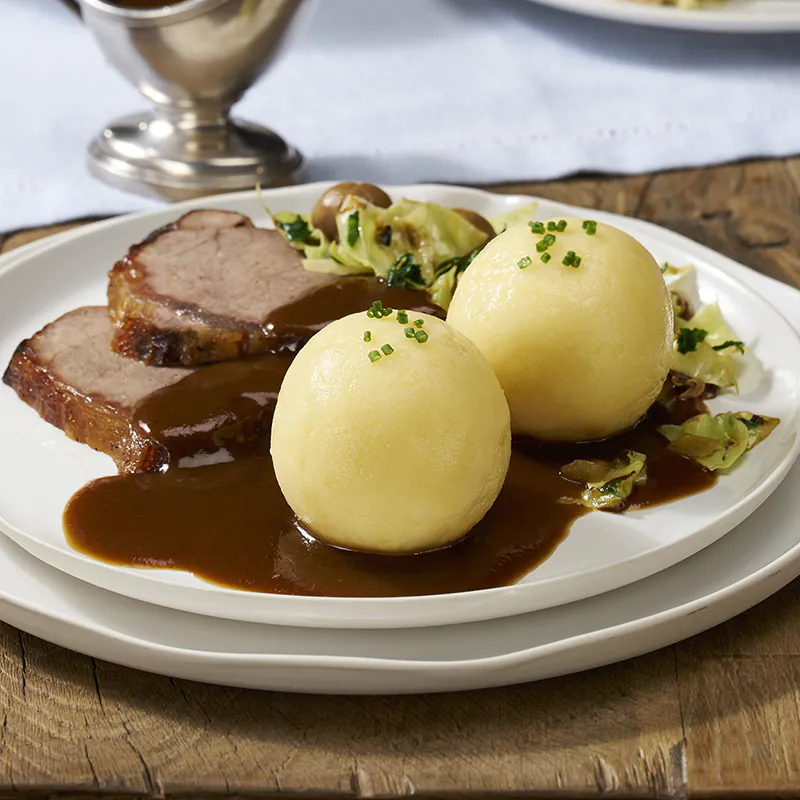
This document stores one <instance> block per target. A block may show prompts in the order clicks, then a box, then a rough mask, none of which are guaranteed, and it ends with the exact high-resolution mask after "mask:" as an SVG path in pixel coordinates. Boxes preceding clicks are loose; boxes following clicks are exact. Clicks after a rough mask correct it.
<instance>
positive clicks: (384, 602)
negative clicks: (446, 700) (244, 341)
mask: <svg viewBox="0 0 800 800" xmlns="http://www.w3.org/2000/svg"><path fill="white" fill-rule="evenodd" d="M333 183H334V181H319V182H314V183H309V184H299V185H296V186H292V187H282V188H280V189H279V190H277V191H279V192H280V193H281V194H282V195H283V196H284V198H285V197H286V196H287V195H288V196H289V197H290V198H291V197H292V196H295V195H301V196H303V197H306V196H307V195H308V194H310V193H311V192H314V191H320V190H322V189H323V188H324V187H326V186H330V185H332V184H333ZM386 188H387V189H388V190H390V191H395V192H398V193H402V192H407V191H410V190H411V191H413V190H418V191H419V190H421V191H423V192H430V191H433V192H453V191H455V192H457V193H458V194H459V195H461V196H464V195H465V194H470V195H472V196H473V197H475V198H481V199H484V200H485V201H488V202H494V203H497V202H498V200H499V201H501V202H502V203H503V204H504V205H507V206H509V207H514V206H516V205H520V204H524V203H527V202H531V201H532V200H533V201H536V202H540V203H541V202H543V201H544V202H547V203H551V204H555V205H556V206H557V207H559V208H560V209H564V211H563V213H567V212H569V213H574V214H577V215H579V216H581V215H583V216H586V215H587V214H591V215H598V216H599V217H602V218H607V219H609V220H615V219H616V220H620V221H623V222H624V225H625V226H627V227H628V228H631V227H632V226H633V227H639V228H641V229H642V232H643V233H645V235H650V236H652V237H654V238H658V239H661V240H662V241H665V242H666V243H667V244H671V245H672V246H675V247H678V248H680V249H682V250H683V251H684V252H688V253H690V252H691V251H692V250H695V251H696V252H697V258H700V259H703V260H706V261H708V260H711V261H712V263H710V264H708V265H707V268H708V269H709V270H710V271H711V272H713V273H714V274H715V275H716V276H717V277H718V278H722V279H723V280H724V281H725V282H728V283H730V284H732V285H734V286H736V287H738V288H739V289H741V288H742V287H744V288H745V289H746V290H747V291H748V292H751V293H755V294H756V295H757V296H758V298H759V299H760V300H761V302H762V303H764V305H765V306H766V307H768V308H769V309H770V311H771V313H774V314H775V315H777V316H779V317H780V319H781V320H782V322H783V324H784V325H785V326H786V328H787V329H789V330H791V331H793V332H794V333H795V339H796V341H797V342H798V343H800V336H799V335H797V333H796V332H795V331H794V328H793V326H792V325H791V324H790V323H789V321H788V320H787V319H786V317H785V315H783V314H782V313H781V312H780V311H779V310H778V309H777V308H775V307H774V306H773V304H772V303H771V302H770V301H769V300H768V299H767V298H765V297H764V296H763V295H762V294H761V293H760V292H758V291H756V290H752V289H751V288H750V287H749V286H748V285H747V284H746V283H742V282H741V281H740V280H739V279H738V278H736V277H734V276H732V275H731V274H730V271H729V268H730V266H731V265H732V266H734V267H735V268H739V269H746V268H745V267H743V266H742V265H740V264H738V263H737V262H735V261H733V260H732V259H729V258H727V257H726V256H724V255H722V254H721V253H717V252H716V251H714V250H712V249H711V248H708V247H706V246H705V245H701V244H699V243H697V242H694V241H693V240H691V239H688V238H687V237H685V236H683V235H681V234H678V233H675V232H674V231H670V230H669V229H666V228H663V227H661V226H659V225H656V224H654V223H649V222H646V221H644V220H639V219H636V218H633V217H627V216H624V215H620V214H615V213H613V212H605V211H601V210H598V209H587V208H582V207H579V206H571V205H569V204H565V203H562V202H560V201H555V200H550V199H549V198H542V197H537V196H533V195H524V194H517V193H514V194H506V193H496V192H488V191H485V190H483V189H476V188H473V187H462V186H456V185H449V184H437V183H425V184H410V185H388V184H387V185H386ZM267 197H269V193H267ZM254 199H256V200H257V197H256V196H255V193H254V192H253V190H245V191H242V192H235V193H227V194H221V195H214V196H211V197H204V198H195V199H192V200H189V201H184V202H182V203H176V204H173V205H169V206H162V207H159V208H155V209H147V210H144V211H140V212H137V213H135V214H125V215H119V216H116V217H112V218H109V219H106V220H100V221H98V222H94V223H90V224H88V225H86V226H82V227H80V228H76V229H73V230H70V231H65V232H63V233H61V234H58V235H57V236H56V237H48V239H45V240H41V241H38V242H32V243H30V244H29V245H27V246H25V247H23V248H19V251H11V252H10V253H8V254H6V255H4V256H3V257H0V280H1V279H2V278H3V276H4V275H5V274H6V273H7V272H9V271H10V270H13V269H14V268H15V266H19V264H20V262H23V263H24V261H25V260H27V258H28V257H31V256H33V255H39V254H46V253H47V252H48V251H50V250H52V249H55V248H57V247H59V246H60V245H61V244H63V243H64V242H66V241H68V240H73V239H81V238H86V239H89V240H91V237H92V236H93V235H95V234H96V233H97V232H100V231H103V230H105V229H106V228H113V227H119V226H121V225H125V224H127V223H129V222H131V221H139V220H142V221H144V220H147V219H148V218H152V217H158V216H160V215H163V214H165V213H170V214H172V213H181V212H182V211H183V210H185V209H190V208H196V207H203V206H207V205H209V204H213V203H214V202H216V201H223V200H224V201H225V203H226V204H236V203H239V202H246V203H248V204H252V202H253V200H254ZM285 202H288V201H285ZM559 213H561V212H559ZM62 237H63V238H62ZM55 239H58V241H54V240H55ZM670 240H672V241H670ZM29 248H31V249H29ZM20 251H25V252H24V253H23V252H20ZM718 263H721V264H722V266H718ZM734 272H735V270H734ZM798 455H800V436H798V437H796V439H795V442H794V445H793V446H792V447H791V448H790V450H789V452H788V454H786V455H784V457H783V458H782V460H781V462H780V466H779V468H778V469H776V470H773V471H772V472H771V473H769V474H767V476H766V477H765V478H762V480H761V482H760V483H759V485H758V486H756V487H755V488H754V489H751V490H750V491H748V492H747V493H746V494H745V496H744V497H742V498H740V499H739V500H738V501H737V503H736V504H735V505H733V506H731V507H729V508H728V509H726V510H725V511H724V512H723V513H722V515H720V516H718V517H716V518H715V520H714V521H713V522H711V523H709V524H708V525H707V526H706V527H711V526H712V525H713V526H717V525H719V522H720V520H723V519H724V520H730V519H732V518H733V519H734V520H735V521H734V522H733V524H728V523H727V522H726V523H725V525H724V527H725V533H723V534H718V535H716V536H714V538H713V539H712V541H711V542H708V541H706V543H705V544H704V545H702V546H701V547H699V548H690V552H685V551H684V552H683V555H681V556H680V557H679V558H677V559H676V560H673V561H671V562H670V565H669V566H673V565H674V564H676V563H678V562H679V561H681V560H683V559H685V558H687V557H690V556H691V555H693V554H695V553H696V552H699V550H701V549H704V548H705V547H707V546H709V544H711V543H713V541H716V540H717V539H719V538H721V536H724V535H725V534H726V533H727V532H728V531H730V530H731V529H732V528H733V527H735V525H737V524H739V523H740V522H741V521H742V520H743V519H745V518H747V517H748V516H750V515H751V514H752V513H753V512H755V511H756V510H757V508H758V507H759V506H760V505H761V504H762V503H763V502H764V501H765V500H767V499H768V498H769V496H770V495H771V494H772V492H774V491H775V489H776V488H777V487H778V486H779V485H780V483H781V482H782V480H783V479H784V478H785V477H786V475H787V474H788V472H789V470H790V469H791V467H792V465H793V464H794V462H795V461H796V460H797V458H798ZM743 506H746V508H744V510H743V509H742V507H743ZM737 515H738V516H737ZM0 531H2V532H3V533H4V534H6V535H7V536H8V537H9V538H11V539H12V540H13V541H14V542H15V543H16V544H17V545H19V546H21V547H23V549H25V550H26V551H27V552H29V553H31V554H32V555H33V556H35V557H37V558H39V559H40V560H43V561H44V562H45V563H47V564H48V565H49V566H51V567H53V568H55V569H59V570H60V571H62V572H65V573H66V574H68V575H70V576H72V577H74V578H76V579H78V580H82V581H84V582H86V583H89V584H91V585H94V586H97V587H99V588H103V589H105V590H107V591H113V592H115V593H117V594H122V595H123V596H127V597H130V598H132V599H137V600H140V601H143V602H150V603H154V604H157V605H163V606H165V607H168V608H173V609H177V610H181V611H185V612H187V613H200V614H205V615H208V616H212V617H215V618H225V617H227V618H230V619H236V620H241V621H246V622H256V623H257V622H265V623H269V624H277V625H288V626H304V627H327V628H344V629H356V628H390V627H391V628H404V627H416V626H417V625H418V624H419V620H418V619H417V620H414V622H409V621H408V619H409V617H411V616H413V615H406V616H405V618H404V617H403V615H400V618H399V619H394V620H391V619H389V620H387V619H386V618H385V614H387V613H390V612H391V610H392V608H393V607H397V606H400V605H403V606H407V604H408V603H409V601H415V602H417V603H420V602H422V603H425V605H426V606H427V605H430V604H431V603H434V604H436V605H437V606H438V611H437V614H438V615H437V614H433V615H430V614H427V613H426V617H425V619H424V622H425V625H426V626H437V625H443V624H458V623H462V622H472V621H479V620H486V619H493V618H499V617H503V616H514V615H517V614H524V613H531V612H533V611H536V610H540V609H542V608H546V607H548V606H545V605H541V604H535V605H534V604H530V605H528V606H527V607H523V608H521V609H515V610H505V611H500V610H497V609H496V610H494V611H493V612H490V613H489V614H486V613H480V612H479V611H477V610H476V607H477V608H479V607H480V606H481V604H482V603H481V601H482V600H484V599H485V598H487V597H492V598H496V597H497V596H498V595H500V594H501V593H502V594H503V595H504V596H506V597H508V598H509V599H508V601H507V604H512V603H513V600H514V598H513V595H515V594H516V595H519V594H521V593H522V592H524V591H525V589H524V587H525V586H526V584H512V585H511V586H502V587H494V588H490V589H481V590H475V591H472V592H459V593H449V594H443V595H432V596H425V595H423V596H410V597H390V598H371V599H370V606H373V607H374V606H375V605H376V601H377V606H378V607H380V608H382V609H385V611H384V612H383V614H384V616H383V617H379V618H376V617H375V614H374V613H369V614H366V616H362V615H359V616H357V617H356V618H353V617H352V616H351V617H350V618H349V619H346V620H343V621H339V620H337V619H333V620H332V619H331V617H334V615H335V612H331V611H326V612H324V613H325V616H324V618H323V619H320V618H319V617H318V614H319V612H320V611H321V610H322V607H323V603H324V604H331V603H333V604H334V605H335V606H336V607H337V608H339V609H347V611H348V612H349V613H350V614H351V615H352V614H353V612H354V611H355V610H356V609H358V608H364V607H365V602H364V598H349V597H342V598H339V597H336V598H329V597H326V598H317V597H303V596H293V595H292V596H284V595H270V601H269V602H270V603H271V604H272V605H273V606H276V607H277V608H275V609H270V610H269V611H267V612H266V613H264V611H261V612H260V613H257V614H256V615H255V616H244V615H242V613H241V612H240V613H230V612H229V613H228V614H225V615H224V616H223V615H222V614H221V613H220V611H219V609H207V610H201V609H200V608H199V607H198V606H197V605H196V606H194V607H192V608H188V607H187V605H186V604H185V603H183V604H181V603H180V602H176V601H173V602H169V599H170V598H166V599H165V598H164V597H161V598H160V600H159V601H158V602H156V601H155V600H152V599H145V598H144V597H142V595H141V594H137V593H135V592H131V591H123V590H122V588H121V587H119V586H117V587H114V586H113V585H110V584H111V583H112V582H117V581H119V580H120V579H122V580H123V581H125V582H128V581H132V582H138V581H141V580H145V581H147V583H148V584H151V585H153V584H154V585H156V587H157V589H159V590H160V592H161V593H162V594H167V595H169V594H170V593H172V592H176V591H177V592H178V593H179V594H180V595H187V594H191V595H192V597H193V598H195V599H198V600H199V599H200V598H205V600H206V601H207V602H206V605H208V604H213V603H215V602H220V601H222V600H224V599H225V598H227V599H228V600H229V601H231V602H232V603H236V604H239V605H240V606H241V605H243V604H245V603H246V602H247V600H248V599H250V598H251V593H249V592H243V591H241V590H236V589H231V588H228V587H223V586H217V585H214V584H208V586H186V585H181V586H179V585H176V584H171V583H169V582H166V581H163V580H159V579H158V578H157V577H154V576H152V575H148V574H147V572H148V571H147V570H145V569H142V570H136V569H135V568H120V567H117V566H116V565H112V564H106V563H105V562H101V561H98V560H96V559H92V558H91V557H89V556H86V555H84V554H82V553H78V552H77V551H75V552H72V551H69V552H68V551H66V550H65V549H63V548H60V547H58V546H56V545H54V544H50V543H49V542H45V541H40V540H38V539H35V538H34V537H31V536H30V535H29V534H26V533H25V532H24V531H21V530H19V529H18V528H16V526H14V525H11V524H10V522H9V521H8V520H6V519H5V518H4V517H3V515H2V513H0ZM695 535H698V534H695ZM690 538H692V537H690ZM681 541H683V540H678V542H674V543H671V544H669V545H662V546H660V547H658V548H654V550H661V549H662V548H665V547H671V548H676V549H680V547H679V543H680V542H681ZM24 542H27V543H28V544H31V543H32V544H33V548H32V547H29V546H28V544H26V543H24ZM654 550H649V551H647V552H646V553H643V554H640V555H636V556H629V557H628V558H626V559H623V560H621V561H620V562H619V564H628V563H630V562H635V561H637V560H639V559H641V558H644V557H647V556H650V557H652V555H653V552H654ZM37 551H44V552H49V553H52V554H54V558H55V562H58V561H59V559H65V560H75V559H78V560H79V561H82V562H83V563H84V564H85V565H86V567H87V570H88V571H89V573H98V574H100V575H101V576H102V575H106V576H108V580H103V579H102V577H101V579H100V580H97V579H94V580H92V579H90V578H89V577H88V576H86V577H85V576H84V575H78V574H76V573H75V572H73V571H71V570H70V569H66V568H64V567H62V566H61V565H60V564H59V563H55V562H54V561H53V560H50V559H48V558H44V557H43V556H42V555H41V554H40V552H37ZM666 568H668V567H662V568H661V569H666ZM606 571H608V567H607V566H606V567H595V568H592V569H590V570H586V571H583V572H581V573H580V576H579V577H580V580H590V579H592V578H593V577H595V576H596V575H597V574H598V573H602V572H606ZM658 571H661V570H656V571H655V572H658ZM182 572H184V571H182ZM655 572H648V573H647V574H646V575H640V576H639V577H638V578H635V579H632V580H626V581H625V582H624V583H623V584H613V585H602V586H601V587H600V588H599V589H597V591H593V592H592V594H591V595H587V596H585V597H581V598H574V599H573V600H571V601H569V602H579V601H580V600H583V599H587V598H588V597H591V596H596V595H597V594H601V593H603V592H605V591H612V590H613V589H616V588H620V587H621V586H624V585H627V584H628V583H633V582H636V581H637V580H644V579H646V578H647V577H649V576H651V575H653V574H655ZM92 577H96V576H95V575H94V574H93V575H92ZM577 577H578V576H558V577H552V578H545V579H543V580H540V581H537V584H536V585H537V587H539V589H540V590H546V588H547V587H548V586H551V585H553V583H555V582H564V581H568V580H570V579H572V580H573V581H574V580H575V579H576V578H577ZM233 598H236V599H235V600H234V599H233ZM455 598H460V599H459V600H456V599H455ZM457 602H460V603H461V604H462V605H463V609H461V610H460V613H457V614H455V615H454V614H453V613H452V609H449V610H450V611H451V613H448V607H447V604H448V603H449V604H453V603H457ZM562 604H563V603H556V604H554V605H562ZM200 605H203V604H202V603H200ZM299 605H303V606H306V607H307V609H304V610H303V611H302V612H298V611H297V610H296V608H295V609H294V610H293V609H292V608H291V607H292V606H295V607H296V606H299ZM280 606H283V607H284V608H283V609H282V610H281V609H280V608H279V607H280ZM348 607H349V608H348ZM287 609H288V613H287ZM470 611H471V612H472V613H470Z"/></svg>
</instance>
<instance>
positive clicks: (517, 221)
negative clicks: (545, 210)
mask: <svg viewBox="0 0 800 800" xmlns="http://www.w3.org/2000/svg"><path fill="white" fill-rule="evenodd" d="M538 205H539V204H538V203H537V202H536V201H533V202H532V203H528V204H527V205H524V206H522V207H520V208H515V209H514V210H513V211H507V212H506V213H505V214H498V215H497V216H496V217H491V218H490V219H489V223H490V224H491V226H492V227H493V228H494V232H495V233H502V232H503V231H504V230H506V228H513V227H514V226H515V225H524V224H525V223H526V222H530V220H532V219H533V217H534V214H536V209H537V207H538Z"/></svg>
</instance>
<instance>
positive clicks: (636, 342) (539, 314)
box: [447, 218, 673, 442]
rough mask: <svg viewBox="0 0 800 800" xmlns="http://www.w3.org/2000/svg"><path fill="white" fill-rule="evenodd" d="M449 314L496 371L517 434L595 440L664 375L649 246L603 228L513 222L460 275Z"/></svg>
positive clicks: (662, 302) (639, 411)
mask: <svg viewBox="0 0 800 800" xmlns="http://www.w3.org/2000/svg"><path fill="white" fill-rule="evenodd" d="M447 321H448V323H450V324H451V325H453V327H455V328H457V329H458V330H459V331H461V333H463V334H464V335H465V336H467V337H468V338H469V339H471V340H472V341H473V342H474V343H475V344H476V345H477V346H478V349H479V350H480V351H481V352H482V353H483V355H484V356H486V358H487V360H488V361H489V363H490V364H491V365H492V367H493V368H494V371H495V373H496V374H497V377H498V378H499V380H500V384H501V386H502V387H503V389H504V391H505V393H506V398H507V400H508V404H509V406H510V408H511V428H512V431H513V432H514V433H515V434H523V435H528V436H534V437H536V438H538V439H544V440H549V441H568V442H571V441H586V440H591V439H603V438H606V437H608V436H613V435H614V434H616V433H620V432H621V431H623V430H625V429H626V428H629V427H631V426H632V425H634V424H635V423H636V422H637V420H638V419H639V418H640V417H641V416H642V415H643V414H644V413H645V411H647V409H648V408H649V407H650V405H651V404H652V403H653V401H654V400H655V398H656V396H657V395H658V393H659V391H660V389H661V386H662V385H663V383H664V381H665V379H666V377H667V373H668V371H669V365H670V358H671V353H672V341H673V319H672V304H671V302H670V298H669V292H668V290H667V288H666V285H665V283H664V279H663V277H662V275H661V270H660V268H659V266H658V264H657V263H656V261H655V260H654V259H653V257H652V256H651V255H650V253H649V252H648V251H647V250H646V249H645V248H644V247H643V246H642V245H641V244H639V242H637V241H636V240H635V239H634V238H633V237H631V236H629V235H628V234H627V233H624V232H623V231H621V230H618V229H617V228H614V227H613V226H611V225H606V224H601V223H596V222H594V221H591V220H581V219H572V218H567V219H565V220H550V221H546V222H538V223H531V224H526V225H519V226H515V227H513V228H510V229H509V230H507V231H505V232H503V233H502V234H500V235H499V236H497V237H496V238H495V239H493V240H492V241H490V242H489V243H488V244H487V245H486V247H485V248H484V249H483V250H482V251H481V253H480V254H479V255H478V256H477V257H476V258H475V260H474V261H473V262H472V264H471V265H470V267H469V269H467V271H466V272H465V273H464V274H463V275H462V276H461V280H460V283H459V285H458V288H457V289H456V292H455V295H454V296H453V301H452V304H451V306H450V310H449V312H448V316H447Z"/></svg>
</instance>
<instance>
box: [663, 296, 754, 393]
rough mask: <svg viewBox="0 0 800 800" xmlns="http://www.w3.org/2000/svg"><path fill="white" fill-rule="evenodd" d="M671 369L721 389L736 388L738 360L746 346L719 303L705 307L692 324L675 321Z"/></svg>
mask: <svg viewBox="0 0 800 800" xmlns="http://www.w3.org/2000/svg"><path fill="white" fill-rule="evenodd" d="M675 327H676V334H677V335H676V339H675V344H674V345H673V352H672V365H671V366H672V369H673V370H675V371H676V372H682V373H683V374H684V375H689V376H691V377H693V378H698V379H700V380H702V381H704V382H705V383H710V384H713V385H714V386H718V387H719V388H720V389H730V388H733V389H735V388H736V378H737V375H738V372H739V367H740V365H739V361H738V358H737V356H738V355H739V354H740V353H743V352H744V344H743V343H742V342H740V341H739V340H738V339H737V338H736V334H735V333H734V332H733V331H732V330H731V329H730V328H729V327H728V325H727V323H726V322H725V319H724V318H723V316H722V312H721V311H720V309H719V305H718V304H717V303H709V304H708V305H705V306H702V307H701V308H700V309H699V310H698V312H697V313H696V314H695V315H694V316H693V317H692V318H691V319H689V320H683V319H680V318H678V317H676V318H675Z"/></svg>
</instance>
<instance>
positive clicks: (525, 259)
mask: <svg viewBox="0 0 800 800" xmlns="http://www.w3.org/2000/svg"><path fill="white" fill-rule="evenodd" d="M530 265H531V257H530V256H522V258H521V259H520V260H519V261H517V266H518V267H519V268H520V269H525V267H529V266H530Z"/></svg>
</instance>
